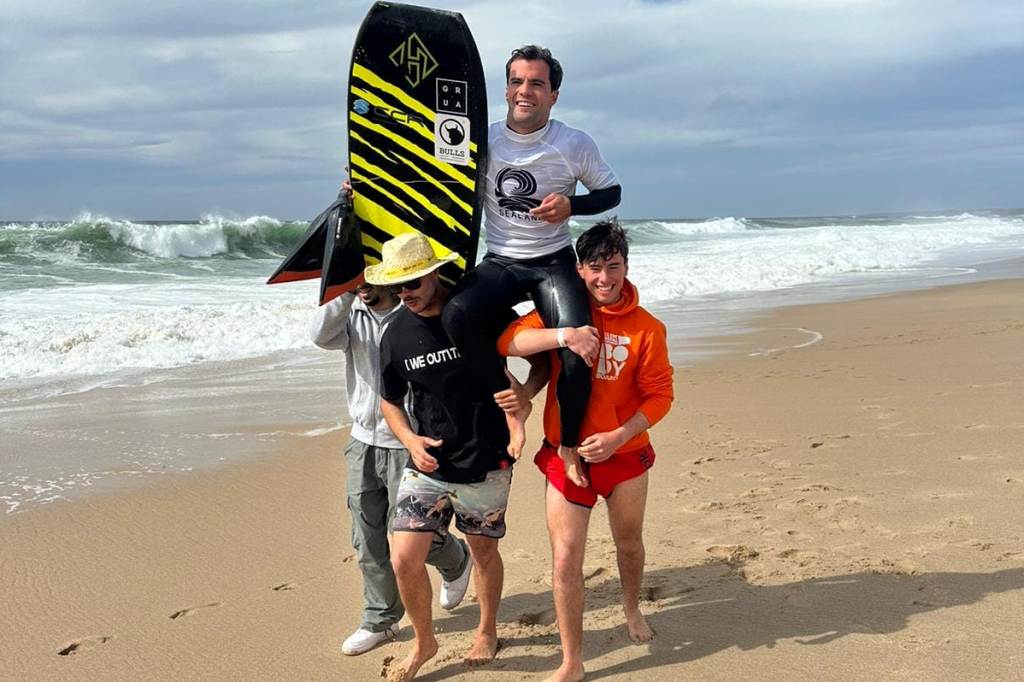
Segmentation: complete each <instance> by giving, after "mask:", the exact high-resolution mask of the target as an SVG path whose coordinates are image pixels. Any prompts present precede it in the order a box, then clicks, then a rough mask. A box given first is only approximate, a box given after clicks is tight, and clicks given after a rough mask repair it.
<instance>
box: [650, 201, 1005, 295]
mask: <svg viewBox="0 0 1024 682" xmlns="http://www.w3.org/2000/svg"><path fill="white" fill-rule="evenodd" d="M997 243H1002V244H1003V247H1002V248H1006V249H1012V248H1016V249H1018V250H1019V249H1022V248H1024V224H1022V223H1021V222H1019V221H1013V220H1003V219H995V218H979V217H977V216H967V215H965V216H957V217H955V218H952V219H948V220H946V221H943V222H937V223H934V224H930V225H919V224H912V225H910V224H901V225H884V226H834V225H830V226H822V227H816V228H803V229H775V230H772V229H762V230H757V231H754V232H748V233H747V234H745V235H732V236H730V238H729V239H721V240H705V241H699V242H687V243H684V244H680V245H679V247H680V248H676V249H672V250H668V249H666V248H665V247H664V246H662V245H653V244H649V245H643V244H640V245H635V246H634V247H633V248H632V249H631V250H630V277H631V279H633V281H634V282H636V283H637V284H638V285H639V286H640V288H641V290H642V291H643V297H644V300H645V301H647V302H649V303H650V302H657V301H666V300H678V299H681V298H685V297H689V296H709V295H716V294H729V293H740V292H755V291H770V290H775V289H784V288H789V287H793V286H797V285H800V284H808V283H813V282H824V281H827V280H829V279H831V278H834V277H836V276H840V275H845V274H850V273H866V272H891V271H897V270H905V269H908V268H913V267H915V266H920V265H924V264H927V263H930V262H932V261H933V260H934V259H936V258H937V257H939V256H941V255H943V254H948V253H950V251H951V250H957V249H964V248H978V247H982V246H985V245H993V244H997Z"/></svg>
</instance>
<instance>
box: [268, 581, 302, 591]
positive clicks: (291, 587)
mask: <svg viewBox="0 0 1024 682" xmlns="http://www.w3.org/2000/svg"><path fill="white" fill-rule="evenodd" d="M297 587H298V585H297V584H296V583H281V584H280V585H274V586H273V587H271V588H270V589H272V590H273V591H274V592H287V591H288V590H294V589H295V588H297Z"/></svg>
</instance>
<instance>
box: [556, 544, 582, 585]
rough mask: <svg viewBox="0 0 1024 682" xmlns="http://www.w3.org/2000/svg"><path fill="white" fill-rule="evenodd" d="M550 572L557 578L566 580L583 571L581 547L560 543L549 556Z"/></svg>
mask: <svg viewBox="0 0 1024 682" xmlns="http://www.w3.org/2000/svg"><path fill="white" fill-rule="evenodd" d="M551 565H552V570H553V572H554V574H555V576H556V577H557V578H560V579H563V580H564V579H568V578H572V577H573V576H576V575H579V574H580V572H581V571H582V570H583V545H581V544H580V545H578V544H575V543H568V542H566V543H561V544H560V545H559V546H558V547H557V548H556V549H555V551H554V552H553V553H552V556H551Z"/></svg>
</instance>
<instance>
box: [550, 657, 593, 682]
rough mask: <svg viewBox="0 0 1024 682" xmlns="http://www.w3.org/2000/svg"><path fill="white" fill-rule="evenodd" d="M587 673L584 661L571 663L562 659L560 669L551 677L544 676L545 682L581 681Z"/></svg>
mask: <svg viewBox="0 0 1024 682" xmlns="http://www.w3.org/2000/svg"><path fill="white" fill-rule="evenodd" d="M585 674H586V673H585V672H584V670H583V664H582V663H576V664H573V665H569V664H567V663H566V662H565V661H562V665H561V666H560V667H559V668H558V670H556V671H555V672H554V673H552V674H551V676H550V677H546V678H544V682H581V680H582V679H583V676H584V675H585Z"/></svg>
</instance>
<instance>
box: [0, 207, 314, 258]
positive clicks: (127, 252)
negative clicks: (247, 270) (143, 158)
mask: <svg viewBox="0 0 1024 682" xmlns="http://www.w3.org/2000/svg"><path fill="white" fill-rule="evenodd" d="M307 227H308V223H305V222H298V221H282V220H278V219H276V218H271V217H269V216H252V217H249V218H245V219H241V220H235V219H231V218H225V217H222V216H216V215H209V216H203V218H202V219H201V220H200V221H198V222H136V221H131V220H118V219H113V218H107V217H105V216H96V215H92V214H88V213H87V214H83V215H81V216H79V217H77V218H75V219H74V220H72V221H70V222H51V223H41V222H33V223H8V224H6V225H4V226H3V229H2V230H0V259H2V260H4V261H17V262H25V261H44V262H56V263H66V262H69V261H70V262H92V263H116V262H131V261H138V260H152V259H158V260H170V259H179V258H193V259H196V258H198V259H202V258H218V257H220V258H223V257H227V258H280V257H283V255H284V254H285V253H287V252H288V250H289V249H291V247H292V246H293V245H294V244H295V243H296V242H297V241H298V240H299V238H300V237H301V236H302V234H303V233H304V232H305V231H306V228H307Z"/></svg>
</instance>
